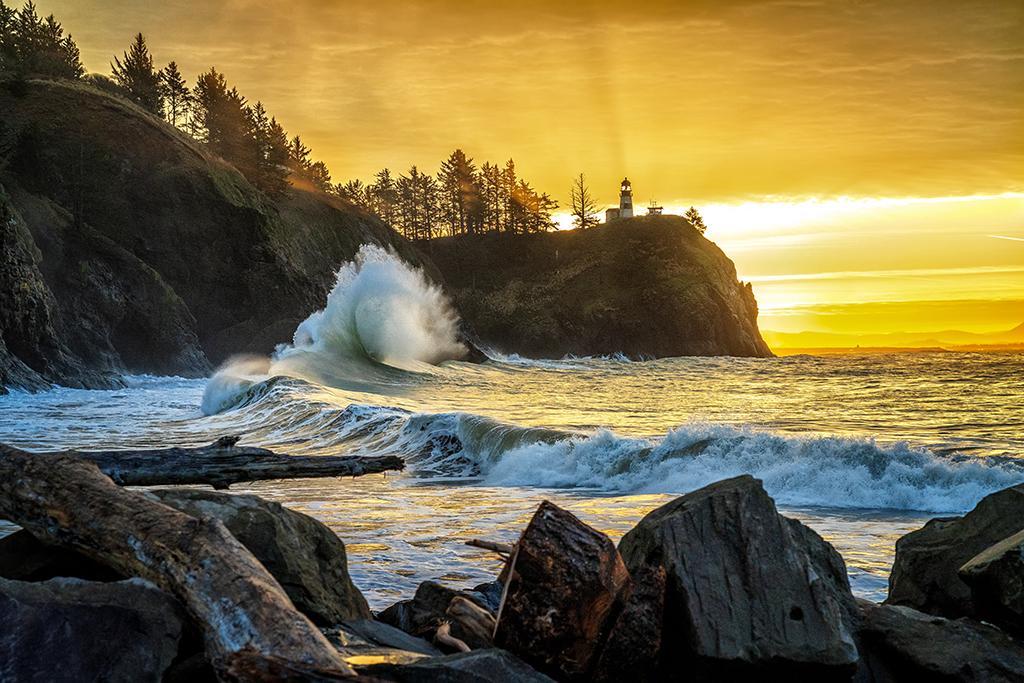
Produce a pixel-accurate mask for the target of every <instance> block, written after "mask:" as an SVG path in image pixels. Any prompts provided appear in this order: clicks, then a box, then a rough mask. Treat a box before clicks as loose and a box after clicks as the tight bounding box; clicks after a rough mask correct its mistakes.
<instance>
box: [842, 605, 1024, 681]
mask: <svg viewBox="0 0 1024 683" xmlns="http://www.w3.org/2000/svg"><path fill="white" fill-rule="evenodd" d="M861 604H862V608H863V620H862V624H861V630H860V647H861V650H862V658H863V659H862V663H861V667H860V671H858V675H857V678H856V680H857V681H858V683H896V682H898V681H959V682H963V683H973V682H975V681H976V682H977V683H1002V682H1005V683H1010V682H1011V681H1021V680H1024V645H1022V644H1021V643H1020V642H1018V641H1015V640H1013V639H1012V638H1010V637H1009V636H1007V635H1006V634H1005V633H1003V632H1002V631H999V630H998V629H995V628H992V627H991V626H986V625H984V624H979V623H976V622H973V621H971V620H969V619H957V620H955V621H953V620H950V619H946V618H944V617H937V616H934V615H930V614H924V613H923V612H918V611H917V610H914V609H911V608H909V607H902V606H896V605H874V604H872V603H861Z"/></svg>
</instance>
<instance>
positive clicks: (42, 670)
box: [0, 578, 183, 683]
mask: <svg viewBox="0 0 1024 683" xmlns="http://www.w3.org/2000/svg"><path fill="white" fill-rule="evenodd" d="M0 624H3V628H2V633H0V680H3V681H48V682H52V683H60V682H64V681H67V682H68V683H72V682H74V683H77V682H78V681H111V682H113V683H116V682H119V681H124V682H125V683H129V682H131V683H134V682H136V681H154V682H156V681H160V680H162V678H163V675H164V672H165V671H166V670H167V669H168V667H169V666H170V665H171V663H172V662H173V661H174V658H175V657H176V656H177V654H178V647H179V641H180V639H181V636H182V627H183V618H182V616H181V613H180V610H179V608H178V607H177V605H176V603H175V601H174V600H173V599H172V598H171V597H169V596H168V595H167V594H166V593H164V592H162V591H160V590H159V589H157V588H156V587H155V586H153V585H152V584H150V583H148V582H145V581H142V580H140V579H132V580H129V581H120V582H116V583H93V582H88V581H81V580H79V579H68V578H58V579H51V580H49V581H45V582H40V583H27V582H21V581H9V580H7V579H0Z"/></svg>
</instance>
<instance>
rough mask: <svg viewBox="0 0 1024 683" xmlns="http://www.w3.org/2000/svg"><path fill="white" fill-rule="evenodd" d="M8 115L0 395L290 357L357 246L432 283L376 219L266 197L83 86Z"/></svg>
mask: <svg viewBox="0 0 1024 683" xmlns="http://www.w3.org/2000/svg"><path fill="white" fill-rule="evenodd" d="M0 112H2V115H0V187H2V188H3V190H0V330H2V331H3V332H2V335H0V385H4V386H16V387H23V388H27V389H38V388H40V387H42V386H46V385H48V384H50V383H54V382H57V383H60V384H63V385H68V386H85V387H107V386H112V385H115V384H116V383H117V382H118V377H119V375H121V374H123V373H125V372H149V373H154V374H178V375H202V374H205V373H207V372H209V370H210V367H211V365H215V364H217V363H219V362H220V361H222V360H223V359H224V358H226V357H227V356H228V355H230V354H232V353H240V352H245V351H252V352H260V353H269V352H270V351H272V350H273V348H274V346H275V344H277V343H280V342H283V341H290V338H291V334H292V332H293V331H294V329H295V326H296V325H297V323H298V322H300V321H301V320H302V319H304V318H305V317H306V316H307V315H308V314H309V313H310V312H312V311H313V310H315V309H317V308H319V307H320V306H322V305H323V301H324V300H325V298H326V295H327V293H328V292H329V291H330V288H331V286H332V285H333V283H334V273H335V271H336V270H337V268H338V266H339V265H340V264H342V263H343V262H345V261H348V260H351V259H352V257H353V256H354V255H355V254H356V252H357V251H358V249H359V247H360V245H362V244H364V243H373V244H378V245H381V246H385V247H389V248H392V249H395V250H396V251H397V252H398V253H399V254H400V255H401V256H402V257H403V258H404V259H405V260H407V261H409V262H411V263H413V264H415V265H427V267H428V270H429V269H430V266H429V264H425V262H424V261H423V259H422V257H421V256H420V254H419V253H418V252H417V251H416V250H415V249H414V248H413V247H412V246H411V245H410V244H409V243H407V242H406V241H405V240H403V239H402V238H401V237H400V236H399V235H398V234H397V233H395V232H394V231H393V230H391V229H390V228H389V227H387V226H386V225H385V224H383V223H382V222H381V221H380V220H378V219H376V218H375V217H373V216H370V215H368V214H366V213H365V212H363V211H361V210H359V209H357V208H355V207H353V206H350V205H348V204H345V203H344V202H342V201H341V200H339V199H337V198H334V197H330V196H328V195H326V194H323V193H319V192H315V191H306V190H300V189H294V188H292V189H289V190H288V191H287V192H286V193H285V194H284V195H283V196H281V197H277V198H270V197H268V196H267V195H265V194H263V193H262V192H260V191H258V190H256V189H255V188H254V187H253V186H252V185H251V184H250V183H249V182H248V181H247V180H246V179H245V178H244V177H243V176H242V175H241V174H240V173H239V172H238V171H237V170H236V169H235V168H234V167H232V166H230V165H228V164H226V163H225V162H223V161H222V160H220V159H218V158H216V157H214V156H212V155H210V154H209V153H208V152H206V150H205V149H204V148H202V147H201V146H199V145H198V144H196V143H195V142H194V141H192V140H191V139H190V138H188V137H187V136H185V135H184V134H182V133H180V131H177V130H176V129H174V128H173V127H171V126H169V125H168V124H166V123H165V122H163V121H161V120H159V119H157V118H155V117H153V116H151V115H150V114H148V113H146V112H144V111H143V110H141V109H139V108H138V107H136V106H134V105H133V104H131V103H129V102H128V101H126V100H124V99H121V98H119V97H116V96H114V95H111V94H110V93H107V92H103V91H101V90H98V89H95V88H93V87H91V86H89V85H88V84H86V83H81V82H66V81H28V82H25V83H21V84H19V87H17V88H15V87H12V86H11V85H10V83H7V82H2V81H0ZM430 274H431V275H432V276H436V271H433V270H430Z"/></svg>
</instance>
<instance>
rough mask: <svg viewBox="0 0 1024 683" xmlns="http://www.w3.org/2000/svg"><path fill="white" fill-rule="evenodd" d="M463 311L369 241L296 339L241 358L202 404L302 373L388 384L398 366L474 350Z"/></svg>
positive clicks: (416, 366)
mask: <svg viewBox="0 0 1024 683" xmlns="http://www.w3.org/2000/svg"><path fill="white" fill-rule="evenodd" d="M458 324H459V321H458V317H457V315H456V314H455V312H454V310H453V308H452V307H451V305H450V304H449V302H448V300H447V298H446V297H445V295H444V293H443V292H442V291H441V289H440V288H439V287H438V286H436V285H434V284H432V283H431V282H429V281H428V279H427V278H426V276H425V275H424V274H423V272H422V271H421V270H419V269H417V268H414V267H412V266H410V265H409V264H408V263H406V262H405V261H403V260H402V259H401V258H400V257H399V256H397V255H396V254H395V253H394V252H393V251H390V250H387V249H384V248H382V247H379V246H376V245H372V244H366V245H363V246H362V247H360V249H359V252H358V253H357V254H356V257H355V259H354V260H353V261H350V262H348V263H345V264H344V265H343V266H342V267H341V268H339V269H338V273H337V275H336V278H335V283H334V288H333V289H332V290H331V292H330V294H329V295H328V296H327V303H326V305H325V306H324V308H323V309H321V310H319V311H316V312H314V313H312V314H311V315H310V316H309V317H308V318H306V319H305V320H304V321H303V322H302V323H300V324H299V326H298V327H297V328H296V330H295V333H294V335H293V338H292V343H291V344H282V345H280V346H278V348H277V350H276V352H275V353H274V354H273V355H272V356H271V357H269V358H267V357H260V356H252V355H246V356H237V357H234V358H231V359H229V360H228V361H227V362H226V363H225V364H224V365H223V366H222V367H221V368H220V369H218V370H217V372H216V373H215V374H214V376H213V377H212V378H211V379H210V381H209V383H208V384H207V387H206V390H205V392H204V394H203V400H202V410H203V413H204V414H206V415H212V414H215V413H218V412H221V411H223V410H226V409H228V408H231V407H233V406H236V405H238V404H239V402H240V401H243V400H244V399H245V394H246V392H247V391H249V389H250V387H251V386H252V385H253V384H254V383H257V382H260V381H261V380H264V379H266V378H268V377H272V376H289V377H299V378H304V379H309V380H313V381H316V382H318V383H321V384H327V385H330V386H336V387H340V388H350V389H365V388H370V387H376V386H380V385H382V384H386V383H387V382H388V381H389V379H392V378H393V373H392V372H391V370H393V369H400V370H412V371H417V370H422V369H424V366H429V365H432V364H436V363H440V362H441V361H444V360H454V359H458V358H462V357H463V356H465V355H466V348H465V346H463V344H462V343H461V342H460V341H459V338H458V336H459V335H458Z"/></svg>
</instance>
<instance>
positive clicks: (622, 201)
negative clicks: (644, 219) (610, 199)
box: [619, 178, 633, 218]
mask: <svg viewBox="0 0 1024 683" xmlns="http://www.w3.org/2000/svg"><path fill="white" fill-rule="evenodd" d="M632 217H633V188H632V187H630V185H629V178H623V179H622V185H621V186H620V187H619V218H632Z"/></svg>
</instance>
